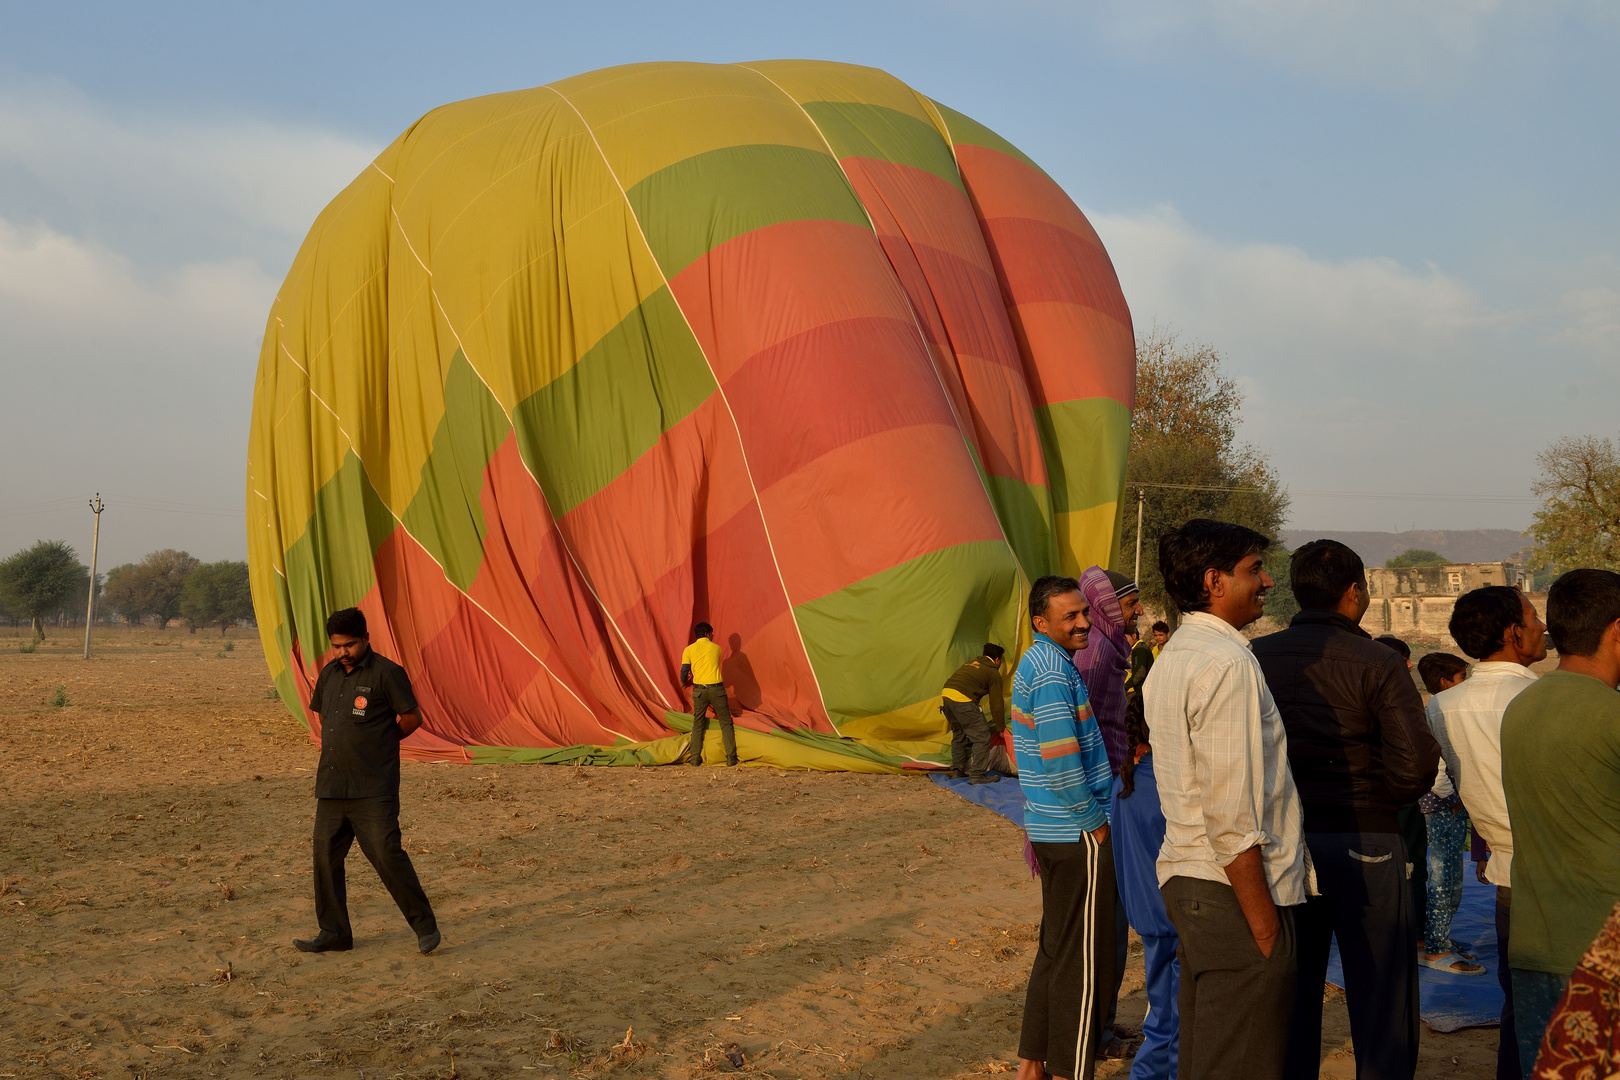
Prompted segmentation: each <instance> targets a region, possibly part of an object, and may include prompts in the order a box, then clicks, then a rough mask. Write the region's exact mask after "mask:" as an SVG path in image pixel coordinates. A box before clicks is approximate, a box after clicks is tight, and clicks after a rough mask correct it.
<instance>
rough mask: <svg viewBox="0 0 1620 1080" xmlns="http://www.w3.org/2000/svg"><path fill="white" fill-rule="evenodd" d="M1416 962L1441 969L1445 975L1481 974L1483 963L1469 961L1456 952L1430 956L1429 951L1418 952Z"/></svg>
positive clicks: (1437, 969)
mask: <svg viewBox="0 0 1620 1080" xmlns="http://www.w3.org/2000/svg"><path fill="white" fill-rule="evenodd" d="M1418 963H1419V964H1422V965H1423V966H1424V967H1426V968H1433V969H1434V970H1435V971H1443V972H1445V973H1446V974H1447V975H1483V974H1485V965H1483V964H1474V963H1470V962H1469V961H1467V960H1464V959H1462V958H1461V957H1459V956H1458V955H1457V954H1456V953H1449V952H1448V953H1441V954H1440V955H1439V956H1431V955H1430V954H1429V953H1418Z"/></svg>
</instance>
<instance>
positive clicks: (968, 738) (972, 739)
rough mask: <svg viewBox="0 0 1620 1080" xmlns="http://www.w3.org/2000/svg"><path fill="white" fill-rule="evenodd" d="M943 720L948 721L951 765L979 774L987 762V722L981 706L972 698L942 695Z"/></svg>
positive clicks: (988, 741) (988, 726) (988, 727)
mask: <svg viewBox="0 0 1620 1080" xmlns="http://www.w3.org/2000/svg"><path fill="white" fill-rule="evenodd" d="M944 701H945V722H946V723H948V724H950V725H951V768H953V769H959V770H961V771H962V772H965V773H967V774H968V775H969V776H983V775H984V771H985V769H987V768H989V765H990V743H991V741H992V739H993V738H994V737H993V736H992V735H991V734H990V725H989V724H988V723H986V722H985V719H984V710H983V709H981V708H979V707H978V706H977V705H975V704H973V703H972V702H967V701H952V700H951V699H950V698H945V699H944Z"/></svg>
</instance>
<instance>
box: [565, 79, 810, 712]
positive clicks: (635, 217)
mask: <svg viewBox="0 0 1620 1080" xmlns="http://www.w3.org/2000/svg"><path fill="white" fill-rule="evenodd" d="M546 89H547V90H550V91H551V92H552V93H554V94H556V95H557V96H558V97H559V98H562V100H563V101H564V102H565V103H566V104H567V105H568V107H569V108H570V109H573V110H574V115H575V116H577V117H579V122H580V123H581V124H582V125H584V127H585V131H586V133H587V134H589V135H590V137H591V142H592V143H593V144H594V145H595V146H596V152H597V153H598V154H599V155H601V158H602V164H603V166H605V167H606V168H607V171H608V175H609V176H611V177H613V183H614V184H615V185H617V186H618V189H619V193H620V194H621V195H623V196H624V205H625V208H626V209H628V210H629V211H630V220H632V221H634V222H635V223H636V233H637V234H638V235H639V236H640V237H641V242H642V243H643V244H645V245H646V247H647V253H648V254H649V255H650V256H652V262H653V266H654V267H656V268H657V270H658V276H659V277H660V278H661V279H662V280H663V282H664V287H665V288H666V289H669V295H670V299H672V300H675V309H676V310H677V311H679V312H680V313H681V321H682V322H684V323H685V324H686V332H687V333H689V334H691V335H692V340H693V341H694V342H696V344H697V347H698V351H699V352H701V353H702V354H703V362H704V363H705V364H706V365H707V366H708V368H709V377H710V378H712V379H713V380H714V391H715V393H717V394H719V395H720V402H721V404H723V405H724V406H725V407H726V415H727V416H729V417H730V418H731V429H732V431H733V432H734V433H735V434H736V436H737V452H738V453H739V454H740V455H741V456H742V462H743V471H744V472H745V473H747V474H748V488H749V490H750V491H752V492H753V494H754V507H755V509H757V510H758V511H759V524H760V527H761V528H762V529H764V530H765V546H766V548H767V549H768V550H769V551H770V553H771V566H772V567H773V568H774V569H775V570H776V580H777V584H779V585H780V586H781V587H782V599H783V600H785V601H786V602H787V609H788V617H789V618H790V619H792V620H793V632H794V633H795V634H796V635H797V636H798V638H799V650H800V651H801V652H803V653H804V666H805V667H807V668H809V669H810V681H811V682H812V683H814V684H815V687H816V700H817V702H818V703H819V704H820V705H821V712H822V715H824V716H825V717H826V718H827V726H828V727H830V728H832V729H833V732H834V733H835V734H836V733H837V731H838V725H837V724H835V723H833V720H832V713H831V712H830V711H829V710H828V708H827V697H826V695H825V694H823V693H822V691H821V676H820V675H818V674H816V665H815V661H813V660H811V659H810V647H809V646H808V645H806V644H805V640H804V628H803V627H801V626H800V625H799V613H798V611H797V610H795V608H794V606H793V596H792V594H791V593H789V592H788V587H787V578H785V577H784V576H783V575H782V562H781V560H780V559H778V558H777V557H776V542H775V541H774V540H773V539H772V538H771V526H770V523H769V522H767V521H766V520H765V503H764V502H763V501H762V500H761V499H760V497H759V486H758V485H757V484H755V483H754V467H753V465H752V464H750V463H749V460H748V447H747V446H745V445H744V444H743V437H742V427H741V426H740V425H739V424H738V423H737V414H736V413H735V412H734V411H732V408H731V399H730V398H729V397H727V396H726V388H725V387H724V386H723V385H722V384H721V381H720V374H719V372H717V371H716V370H715V368H714V360H713V359H712V358H711V357H710V356H709V351H708V350H707V349H705V348H704V347H703V342H702V340H701V339H699V338H698V336H697V331H695V330H693V329H692V320H691V319H689V318H687V316H686V309H685V308H684V307H682V306H681V302H680V300H679V299H677V298H676V296H675V290H674V289H673V288H671V287H670V284H669V275H668V274H666V273H664V266H663V264H662V263H660V262H659V261H658V253H657V252H655V251H653V247H652V242H651V241H649V240H648V239H647V230H646V229H644V228H643V227H642V224H641V217H640V215H639V214H637V213H636V207H635V204H634V203H632V202H631V201H630V192H628V191H626V190H625V187H624V184H623V183H622V182H621V181H620V180H619V172H618V170H617V169H615V168H614V167H613V162H611V161H609V160H608V156H607V151H606V150H603V149H602V142H601V140H600V139H598V138H597V137H596V131H595V130H594V129H593V128H592V127H591V125H590V122H589V121H587V120H586V119H585V114H584V113H582V112H580V111H579V108H578V106H576V105H575V104H574V103H573V102H572V101H570V100H569V99H568V96H567V95H566V94H564V93H563V92H562V91H561V90H558V89H557V88H556V87H555V86H547V87H546Z"/></svg>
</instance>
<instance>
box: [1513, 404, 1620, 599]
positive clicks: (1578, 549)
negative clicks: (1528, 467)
mask: <svg viewBox="0 0 1620 1080" xmlns="http://www.w3.org/2000/svg"><path fill="white" fill-rule="evenodd" d="M1536 464H1537V465H1540V466H1541V475H1540V476H1539V477H1537V478H1536V482H1535V484H1534V485H1533V486H1532V487H1531V491H1532V492H1534V494H1535V496H1536V497H1537V498H1539V499H1541V500H1542V504H1541V509H1540V510H1538V511H1536V515H1535V521H1534V523H1533V524H1532V525H1531V526H1530V537H1531V539H1533V540H1534V541H1535V542H1536V546H1535V550H1534V552H1533V553H1532V565H1533V566H1534V567H1535V568H1536V569H1538V570H1539V569H1545V570H1574V569H1577V568H1580V567H1592V568H1595V569H1599V570H1620V456H1617V454H1616V451H1615V445H1614V443H1613V441H1611V440H1609V439H1600V438H1597V437H1595V436H1570V437H1566V438H1562V439H1559V440H1558V441H1557V442H1555V443H1553V444H1552V445H1551V446H1549V447H1547V449H1545V450H1543V451H1542V452H1541V453H1540V454H1538V455H1536Z"/></svg>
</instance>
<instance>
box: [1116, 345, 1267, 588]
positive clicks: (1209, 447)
mask: <svg viewBox="0 0 1620 1080" xmlns="http://www.w3.org/2000/svg"><path fill="white" fill-rule="evenodd" d="M1224 359H1225V358H1224V357H1222V356H1221V354H1220V353H1219V352H1217V351H1216V350H1215V348H1214V347H1212V346H1209V345H1204V344H1197V343H1193V344H1183V343H1182V342H1181V340H1180V338H1179V336H1178V335H1177V334H1176V333H1175V332H1174V331H1171V330H1166V329H1161V328H1159V327H1157V326H1155V327H1153V328H1152V329H1151V330H1149V331H1148V332H1147V333H1145V334H1143V335H1142V336H1140V337H1139V338H1138V339H1137V342H1136V405H1135V408H1134V411H1133V413H1132V416H1131V451H1130V459H1129V461H1128V463H1127V465H1126V471H1125V491H1126V500H1127V504H1126V505H1127V510H1126V520H1125V527H1124V532H1123V534H1122V536H1121V541H1122V546H1123V547H1124V548H1125V550H1126V551H1127V552H1130V551H1132V548H1133V547H1134V545H1135V542H1136V529H1135V522H1134V521H1133V520H1132V519H1131V515H1130V510H1129V500H1130V498H1131V497H1132V496H1133V495H1135V494H1136V491H1137V485H1141V487H1142V489H1143V490H1144V491H1145V493H1146V495H1147V502H1146V507H1145V514H1144V520H1143V525H1142V571H1141V579H1140V580H1139V581H1138V582H1137V584H1138V585H1139V586H1140V587H1141V590H1142V600H1143V602H1144V603H1146V604H1148V605H1149V606H1150V607H1154V608H1157V609H1160V610H1163V611H1171V610H1173V609H1172V606H1171V604H1170V600H1169V597H1168V596H1167V595H1166V594H1165V591H1164V582H1163V580H1162V579H1161V578H1160V577H1159V537H1160V536H1161V535H1162V534H1164V533H1166V532H1169V531H1171V530H1172V529H1175V528H1177V527H1178V526H1180V525H1181V524H1182V523H1183V522H1185V521H1187V520H1188V519H1189V518H1195V517H1208V518H1215V519H1217V520H1219V521H1232V522H1236V523H1237V524H1239V525H1247V526H1248V527H1249V528H1251V529H1254V530H1255V531H1256V532H1260V533H1264V534H1265V535H1266V536H1270V537H1273V538H1275V537H1276V536H1277V534H1278V533H1279V532H1280V531H1281V529H1282V526H1283V523H1284V522H1286V521H1287V519H1288V494H1287V493H1286V492H1285V491H1283V490H1282V486H1281V484H1280V483H1279V482H1278V480H1277V473H1276V470H1274V469H1273V468H1272V466H1271V463H1270V462H1269V461H1268V460H1267V459H1266V457H1265V455H1264V454H1262V453H1260V452H1259V451H1258V450H1256V449H1255V448H1254V447H1252V446H1249V445H1247V444H1243V443H1239V442H1238V441H1237V427H1238V419H1239V415H1240V413H1241V412H1242V408H1243V394H1242V391H1240V390H1239V389H1238V386H1237V382H1236V381H1235V380H1234V379H1232V378H1231V377H1229V376H1227V375H1226V374H1224V373H1223V372H1222V371H1221V364H1222V362H1223V361H1224ZM1125 565H1127V566H1129V565H1130V564H1129V562H1127V563H1126V564H1125ZM1287 566H1288V551H1287V549H1286V548H1284V547H1283V546H1282V545H1281V544H1280V543H1274V544H1273V545H1272V547H1271V548H1270V549H1269V550H1268V552H1267V558H1266V567H1267V570H1268V572H1270V573H1271V575H1272V577H1273V578H1276V580H1277V582H1278V587H1277V588H1276V589H1275V590H1273V592H1272V593H1271V595H1270V596H1268V598H1267V601H1266V607H1267V613H1268V614H1270V615H1272V616H1273V617H1274V618H1277V617H1279V616H1280V617H1281V618H1282V619H1284V620H1285V619H1286V618H1287V616H1288V615H1289V614H1292V612H1293V611H1297V610H1298V607H1297V605H1294V603H1293V594H1292V593H1291V592H1289V591H1288V589H1287V587H1286V586H1285V585H1284V582H1285V581H1286V579H1287V573H1286V571H1287ZM1279 574H1281V575H1282V576H1281V577H1278V575H1279Z"/></svg>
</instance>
